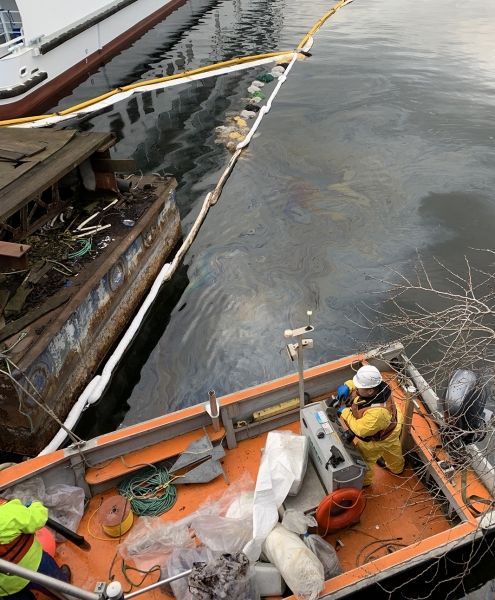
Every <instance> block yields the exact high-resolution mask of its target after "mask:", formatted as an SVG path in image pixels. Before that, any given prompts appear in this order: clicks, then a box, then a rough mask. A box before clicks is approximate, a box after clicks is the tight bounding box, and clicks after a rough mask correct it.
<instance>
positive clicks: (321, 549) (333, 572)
mask: <svg viewBox="0 0 495 600" xmlns="http://www.w3.org/2000/svg"><path fill="white" fill-rule="evenodd" d="M303 541H304V543H305V544H306V546H307V547H308V548H309V549H310V550H311V551H312V552H314V553H315V554H316V556H317V557H318V558H319V560H320V562H321V564H322V565H323V572H324V576H325V581H326V580H327V579H331V578H332V577H336V576H337V575H340V574H341V573H342V572H343V571H342V567H341V566H340V561H339V559H338V557H337V552H336V551H335V548H334V547H333V546H332V545H331V544H329V543H328V542H327V541H326V540H324V539H323V538H322V537H321V536H319V535H316V534H308V535H305V536H304V538H303Z"/></svg>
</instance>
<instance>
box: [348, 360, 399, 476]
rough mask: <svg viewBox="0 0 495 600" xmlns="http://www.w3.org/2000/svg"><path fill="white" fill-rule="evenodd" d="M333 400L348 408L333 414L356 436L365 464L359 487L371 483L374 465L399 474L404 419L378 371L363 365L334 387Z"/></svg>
mask: <svg viewBox="0 0 495 600" xmlns="http://www.w3.org/2000/svg"><path fill="white" fill-rule="evenodd" d="M337 398H338V400H339V402H341V403H344V402H345V403H346V404H347V405H348V406H347V407H346V406H341V407H340V408H339V409H338V410H337V412H338V414H339V415H340V416H341V418H342V419H343V420H344V421H345V423H346V425H347V427H348V428H349V430H350V431H351V432H352V433H353V434H354V435H355V436H356V438H357V440H356V446H357V447H358V448H359V450H360V451H361V454H362V456H363V458H364V460H365V461H366V464H367V465H368V471H367V472H366V475H365V476H364V481H363V486H364V487H366V486H368V485H370V484H371V480H372V478H373V469H374V465H375V464H378V465H379V466H380V467H384V468H386V469H388V470H389V471H390V472H391V473H394V474H395V475H400V474H401V473H402V471H403V470H404V464H405V461H404V456H403V454H402V446H401V440H400V434H401V430H402V424H403V423H404V417H403V416H402V413H401V411H400V409H399V408H398V407H397V406H396V404H395V402H394V399H393V398H392V391H391V389H390V387H389V386H388V385H387V384H386V383H385V382H384V381H383V378H382V375H381V373H380V371H379V370H378V369H377V368H376V367H373V366H372V365H364V366H363V367H361V368H360V369H358V371H357V372H356V374H355V375H354V377H353V378H352V379H350V380H349V381H346V382H345V383H344V384H342V385H341V386H339V387H338V388H337Z"/></svg>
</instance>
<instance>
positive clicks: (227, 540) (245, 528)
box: [191, 515, 253, 554]
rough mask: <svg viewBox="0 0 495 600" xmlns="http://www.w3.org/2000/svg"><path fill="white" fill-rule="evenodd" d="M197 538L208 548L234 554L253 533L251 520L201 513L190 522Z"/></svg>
mask: <svg viewBox="0 0 495 600" xmlns="http://www.w3.org/2000/svg"><path fill="white" fill-rule="evenodd" d="M191 528H192V529H194V531H195V532H196V535H197V536H198V538H199V539H200V540H201V542H203V544H204V545H205V546H207V547H208V548H209V549H210V550H213V551H215V552H222V553H225V552H227V553H229V554H235V553H236V552H240V551H241V550H242V549H243V548H244V546H245V545H246V544H247V542H248V541H249V540H250V539H251V536H252V534H253V520H252V518H251V516H249V517H248V518H247V519H246V518H245V519H229V518H228V517H219V516H218V515H201V516H199V517H196V518H195V519H193V520H192V522H191Z"/></svg>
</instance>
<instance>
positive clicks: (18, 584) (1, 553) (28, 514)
mask: <svg viewBox="0 0 495 600" xmlns="http://www.w3.org/2000/svg"><path fill="white" fill-rule="evenodd" d="M47 519H48V509H47V508H45V507H44V506H43V504H41V502H33V503H32V504H31V506H29V507H26V506H24V505H23V504H22V502H21V501H20V500H10V502H7V503H6V504H2V505H0V558H3V559H4V560H8V561H10V562H14V563H16V564H18V565H20V566H21V567H25V568H26V569H31V570H32V571H37V570H38V567H39V566H40V562H41V556H42V554H43V549H42V547H41V544H40V543H39V541H38V539H37V538H36V536H35V535H34V533H35V532H36V531H37V530H38V529H41V528H42V527H43V526H44V525H45V523H46V521H47ZM28 583H29V581H28V580H27V579H23V578H22V577H17V576H16V575H6V574H5V573H0V596H8V595H10V594H15V593H16V592H20V591H21V590H22V589H23V588H25V587H26V585H27V584H28Z"/></svg>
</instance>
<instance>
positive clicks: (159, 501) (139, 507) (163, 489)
mask: <svg viewBox="0 0 495 600" xmlns="http://www.w3.org/2000/svg"><path fill="white" fill-rule="evenodd" d="M171 481H172V479H171V478H170V475H169V473H168V470H167V469H166V468H165V467H155V466H151V467H150V468H147V469H143V470H141V471H138V472H137V473H135V474H134V475H130V476H129V477H126V478H125V479H123V480H122V481H121V482H120V484H119V486H118V490H119V494H120V495H121V496H125V497H126V498H127V499H128V500H129V502H130V503H131V508H132V512H133V513H134V514H135V515H139V516H145V515H146V516H158V515H161V514H163V513H164V512H167V511H168V510H170V509H171V508H172V506H173V505H174V504H175V502H176V500H177V489H176V487H175V485H172V483H171Z"/></svg>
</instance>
